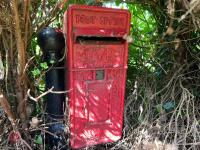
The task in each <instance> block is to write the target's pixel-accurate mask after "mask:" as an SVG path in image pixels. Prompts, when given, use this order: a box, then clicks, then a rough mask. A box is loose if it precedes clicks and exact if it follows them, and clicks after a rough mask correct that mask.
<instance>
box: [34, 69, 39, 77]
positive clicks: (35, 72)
mask: <svg viewBox="0 0 200 150" xmlns="http://www.w3.org/2000/svg"><path fill="white" fill-rule="evenodd" d="M32 73H33V76H38V75H40V70H39V69H38V68H36V69H34V70H33V71H32Z"/></svg>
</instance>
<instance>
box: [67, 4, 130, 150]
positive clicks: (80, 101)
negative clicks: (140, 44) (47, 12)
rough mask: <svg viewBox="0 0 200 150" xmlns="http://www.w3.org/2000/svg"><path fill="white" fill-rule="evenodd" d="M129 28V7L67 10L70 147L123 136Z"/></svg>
mask: <svg viewBox="0 0 200 150" xmlns="http://www.w3.org/2000/svg"><path fill="white" fill-rule="evenodd" d="M129 28H130V13H129V12H128V11H127V10H120V9H111V8H102V7H95V6H80V5H72V6H70V7H69V9H68V11H67V12H66V13H65V16H64V32H65V33H66V37H67V38H66V39H67V41H66V42H67V50H66V51H67V68H68V71H67V78H68V81H67V82H68V83H67V84H68V89H69V90H70V92H69V103H70V104H69V106H70V108H69V109H70V111H69V112H70V145H71V147H72V148H81V147H86V146H90V145H95V144H100V143H107V142H113V141H117V140H119V139H120V138H121V136H122V126H123V110H124V92H125V82H126V69H127V55H128V43H127V42H126V40H124V39H123V37H124V36H125V35H128V34H129Z"/></svg>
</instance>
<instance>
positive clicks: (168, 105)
mask: <svg viewBox="0 0 200 150" xmlns="http://www.w3.org/2000/svg"><path fill="white" fill-rule="evenodd" d="M174 107H175V103H174V102H166V103H165V104H163V108H164V109H165V110H166V111H171V110H172V109H174Z"/></svg>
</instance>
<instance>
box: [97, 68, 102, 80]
mask: <svg viewBox="0 0 200 150" xmlns="http://www.w3.org/2000/svg"><path fill="white" fill-rule="evenodd" d="M103 79H104V70H97V71H96V80H103Z"/></svg>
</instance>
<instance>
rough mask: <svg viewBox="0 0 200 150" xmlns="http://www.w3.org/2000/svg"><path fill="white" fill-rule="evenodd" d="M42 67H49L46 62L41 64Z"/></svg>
mask: <svg viewBox="0 0 200 150" xmlns="http://www.w3.org/2000/svg"><path fill="white" fill-rule="evenodd" d="M40 67H41V68H42V69H48V65H47V63H46V62H44V63H41V64H40Z"/></svg>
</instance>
